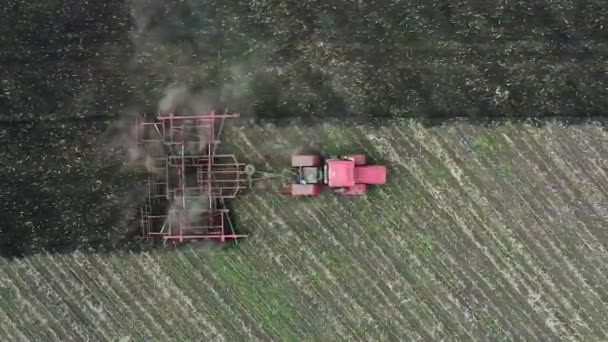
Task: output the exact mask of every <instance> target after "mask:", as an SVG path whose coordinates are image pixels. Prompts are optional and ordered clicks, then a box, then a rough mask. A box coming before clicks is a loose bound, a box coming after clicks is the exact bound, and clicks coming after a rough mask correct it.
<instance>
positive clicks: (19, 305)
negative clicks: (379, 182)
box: [0, 0, 608, 342]
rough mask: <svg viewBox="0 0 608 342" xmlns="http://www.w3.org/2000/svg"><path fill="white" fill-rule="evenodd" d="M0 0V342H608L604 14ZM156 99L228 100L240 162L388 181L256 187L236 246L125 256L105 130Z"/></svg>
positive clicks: (122, 172) (600, 7)
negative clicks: (359, 171)
mask: <svg viewBox="0 0 608 342" xmlns="http://www.w3.org/2000/svg"><path fill="white" fill-rule="evenodd" d="M5 2H6V4H5V5H4V6H2V7H1V8H0V65H2V67H1V68H0V108H2V111H0V257H1V258H0V340H6V341H32V340H34V341H37V340H55V341H56V340H60V341H83V340H92V341H101V340H112V341H116V340H118V341H125V342H126V341H148V340H155V341H167V340H214V341H215V340H225V341H242V340H247V341H248V340H263V341H267V340H281V341H302V340H315V341H317V340H318V341H334V340H367V341H369V340H373V341H376V340H379V341H384V340H433V341H434V340H451V341H471V340H484V341H488V340H489V341H509V340H531V341H555V340H564V341H605V340H608V311H607V310H605V307H606V305H607V302H608V288H607V287H606V285H605V284H606V281H607V276H606V274H608V272H606V271H607V268H608V253H607V251H608V242H607V241H608V233H607V231H606V227H607V226H608V225H607V224H606V223H607V222H608V210H607V207H608V200H607V199H606V198H607V194H608V185H607V184H608V183H607V182H606V174H607V173H608V135H607V134H606V132H605V128H604V127H605V124H606V122H605V119H603V117H606V115H608V111H607V110H608V68H607V65H608V39H607V37H606V28H607V27H608V7H606V6H605V5H604V3H602V2H601V1H598V0H595V1H584V2H581V1H574V0H554V1H528V0H514V1H504V0H487V1H468V0H454V1H445V0H433V1H429V0H407V1H397V0H390V1H389V0H374V1H342V0H323V1H321V0H316V1H313V0H308V1H304V0H287V1H276V0H249V1H244V0H238V1H225V0H222V1H219V0H200V1H199V0H196V1H195V0H184V1H182V0H180V1H177V0H171V1H159V0H128V1H127V0H108V1H89V2H56V1H29V2H17V1H13V0H8V1H5ZM181 90H185V93H180V91H181ZM176 91H177V92H176ZM176 94H178V95H179V94H181V95H179V96H177V97H178V100H179V101H182V102H184V101H185V102H188V103H187V106H185V107H187V108H186V109H187V110H189V111H192V112H197V113H198V112H204V111H206V110H207V109H209V108H210V107H211V106H219V107H225V106H226V107H228V108H229V109H230V110H234V111H237V112H240V113H241V114H242V119H240V121H238V122H235V123H234V125H232V126H229V127H227V129H226V130H225V136H224V137H223V138H222V144H223V148H224V149H226V150H227V151H230V152H233V153H236V154H237V155H238V156H239V157H240V158H241V160H242V161H243V162H248V163H253V164H254V165H255V166H256V168H257V169H259V170H263V171H270V172H279V171H281V169H282V168H283V167H284V166H285V165H287V163H288V161H289V156H290V154H291V153H294V152H298V151H305V150H309V151H320V152H323V153H342V152H348V153H351V152H354V151H361V152H363V153H367V154H368V155H370V156H371V159H372V160H373V161H374V162H377V163H382V164H385V165H387V166H388V168H389V175H388V176H389V182H388V184H387V185H386V186H383V187H378V188H374V189H372V190H371V191H370V192H369V193H368V194H367V195H366V196H364V197H361V198H348V199H347V198H339V197H333V196H329V195H325V196H322V197H320V198H315V199H301V198H299V199H295V198H289V197H280V196H274V195H272V194H271V191H270V190H271V189H270V188H269V187H268V184H266V183H259V184H256V187H255V188H254V189H252V190H251V191H246V192H244V193H243V194H242V196H240V197H238V198H237V199H236V200H234V201H233V202H232V211H233V212H234V215H235V216H234V219H235V221H236V222H237V226H238V229H239V230H240V231H241V232H247V233H249V234H250V236H249V238H247V239H245V240H243V241H241V242H240V243H239V244H238V245H236V246H229V247H228V248H223V247H220V246H217V245H209V244H193V245H187V246H181V247H179V248H174V247H166V248H158V249H148V248H140V249H138V250H133V249H129V248H126V247H128V246H126V242H125V240H126V238H128V237H130V236H131V234H132V233H133V232H134V229H137V223H138V221H137V217H136V213H137V211H138V209H139V207H140V205H141V204H142V202H143V200H144V195H145V190H146V185H145V175H143V174H142V173H141V172H140V170H139V169H137V168H136V167H132V165H131V164H130V163H128V162H127V161H128V154H129V148H130V147H132V143H133V142H132V139H131V138H130V137H129V136H128V135H124V134H123V133H121V132H122V131H123V130H124V128H125V126H124V122H123V121H124V118H125V117H127V115H128V114H133V113H138V114H142V115H153V114H154V113H156V112H157V111H158V110H159V107H162V106H161V104H162V103H163V101H165V100H166V99H167V98H173V100H175V95H176ZM183 94H186V96H183ZM180 96H181V98H180ZM125 114H127V115H125ZM464 119H466V120H464ZM528 119H530V120H528ZM429 122H431V123H433V124H434V125H432V126H431V127H429V126H428V125H423V124H425V123H429ZM480 122H483V123H484V124H480ZM541 122H542V123H543V124H542V125H538V124H539V123H541ZM566 122H569V123H575V124H572V125H568V126H567V125H565V123H566Z"/></svg>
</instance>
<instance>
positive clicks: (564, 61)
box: [0, 0, 608, 254]
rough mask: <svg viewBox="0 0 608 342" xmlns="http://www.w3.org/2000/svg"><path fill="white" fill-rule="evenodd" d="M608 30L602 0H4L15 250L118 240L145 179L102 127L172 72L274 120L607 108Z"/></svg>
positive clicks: (10, 220) (160, 87) (10, 244)
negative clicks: (134, 174)
mask: <svg viewBox="0 0 608 342" xmlns="http://www.w3.org/2000/svg"><path fill="white" fill-rule="evenodd" d="M131 10H133V13H134V17H131V14H130V11H131ZM607 28H608V7H606V6H604V4H603V3H602V2H600V1H591V2H573V1H567V0H562V1H552V2H547V1H523V0H518V1H510V2H509V3H508V4H506V3H504V2H503V1H498V0H490V1H428V0H414V1H402V2H399V1H388V0H377V1H359V2H356V1H355V2H352V1H348V2H347V1H300V0H289V1H274V0H268V1H236V0H235V1H232V0H230V1H219V0H208V1H169V2H166V3H164V2H159V1H155V0H139V1H136V2H135V4H134V5H133V6H132V8H129V6H128V5H127V4H125V3H124V1H114V0H110V1H89V2H82V1H76V2H65V1H30V2H23V1H13V0H8V1H5V2H4V3H3V5H2V6H1V7H0V65H2V68H0V108H2V112H1V113H0V121H1V122H2V123H1V124H2V126H1V127H0V129H1V130H0V133H1V136H0V143H1V144H2V147H1V148H0V158H1V159H0V167H1V170H2V171H0V192H1V194H2V197H1V198H0V204H1V207H0V210H1V214H0V217H1V218H0V229H1V234H2V241H0V244H1V246H2V247H1V251H2V254H14V253H17V254H19V253H30V252H35V251H38V250H40V249H41V248H47V249H50V250H56V251H63V250H65V251H67V250H73V249H75V248H76V247H78V246H98V245H102V244H104V245H105V244H109V245H113V244H114V243H115V242H116V241H118V240H120V237H121V236H122V235H124V234H125V232H126V231H127V228H125V227H126V222H128V221H129V220H130V218H129V217H130V215H132V212H134V211H136V209H137V203H138V200H139V198H138V196H137V194H138V193H137V192H134V191H133V190H134V189H138V188H139V185H135V184H139V183H137V182H135V181H134V180H133V178H130V177H131V176H129V175H125V174H121V173H120V172H119V170H121V165H122V162H123V161H124V160H123V159H122V157H121V156H120V155H119V154H117V155H112V154H111V153H108V152H111V151H110V150H108V149H105V147H104V146H105V145H104V141H103V139H102V138H100V137H102V136H103V134H104V132H107V129H108V126H109V125H110V124H111V122H106V121H112V120H115V119H117V118H118V117H119V116H120V115H121V113H123V112H125V111H128V110H131V109H133V108H135V109H137V110H140V111H142V112H154V111H155V110H156V109H157V104H158V101H159V100H160V98H161V97H162V96H163V92H164V91H165V89H166V87H167V86H169V85H170V84H173V83H176V84H185V85H187V86H189V87H191V88H192V89H194V90H195V91H209V90H213V91H214V93H216V94H217V98H216V99H215V100H214V101H216V102H217V104H220V105H221V104H226V105H230V106H231V108H232V109H235V110H239V111H241V112H243V114H245V115H251V116H255V117H258V118H266V119H274V118H284V117H302V118H309V119H310V120H312V119H313V118H317V119H322V118H327V117H339V118H351V119H355V118H356V119H361V118H385V117H420V118H434V119H439V120H445V119H448V118H454V117H468V118H488V117H490V118H505V117H534V118H540V117H546V116H550V117H563V118H570V119H571V118H573V117H574V118H577V117H589V116H606V114H608V70H607V67H606V63H607V62H608V60H607V59H608V36H607V35H606V29H607ZM235 70H236V71H235ZM235 89H238V90H235ZM127 204H128V206H127ZM119 213H120V214H119Z"/></svg>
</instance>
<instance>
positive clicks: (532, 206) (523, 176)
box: [461, 132, 563, 303]
mask: <svg viewBox="0 0 608 342" xmlns="http://www.w3.org/2000/svg"><path fill="white" fill-rule="evenodd" d="M461 134H462V135H461V137H462V138H463V139H467V137H470V136H473V135H472V133H471V132H463V133H461ZM508 153H509V152H508V151H504V152H501V155H503V154H504V155H506V154H508ZM484 157H488V156H484ZM493 157H495V158H497V157H498V156H497V155H493ZM512 160H513V159H509V161H508V162H509V163H511V162H512ZM495 161H496V160H495ZM488 163H489V164H490V165H501V164H502V161H498V162H490V161H488ZM522 163H523V164H525V162H522ZM488 174H491V171H488ZM528 174H529V172H528V171H527V170H526V171H523V174H518V177H517V178H516V179H517V181H518V182H519V181H520V180H521V179H526V180H527V183H522V184H523V186H522V187H520V188H522V189H527V187H526V186H525V184H531V183H533V181H532V180H530V179H528ZM493 182H498V183H502V179H501V178H498V179H494V180H493ZM489 186H490V187H491V186H492V185H489ZM503 187H504V188H506V189H509V188H510V187H509V186H508V185H504V186H503ZM517 188H518V187H515V188H513V189H517ZM516 193H517V194H518V196H519V197H520V199H521V202H522V203H526V205H527V206H528V207H529V208H530V211H531V212H532V213H534V217H535V220H536V222H537V224H539V225H541V226H545V227H546V223H545V222H544V220H543V219H542V218H540V217H539V216H538V214H537V213H538V206H537V205H535V204H534V202H535V201H536V194H531V193H530V196H524V195H523V194H522V193H519V192H518V191H516ZM527 193H528V192H527ZM530 200H532V201H533V202H530ZM495 202H496V203H497V205H499V206H501V205H500V201H498V200H497V199H495ZM541 208H542V206H541ZM500 212H501V213H507V214H508V215H509V216H512V219H514V220H515V222H517V221H518V220H520V219H521V217H525V215H517V216H513V215H511V213H510V211H506V210H505V209H504V208H503V210H502V211H500ZM546 217H551V213H550V212H548V215H547V216H546ZM521 224H522V223H520V225H521ZM521 227H523V226H521ZM522 231H523V232H524V233H525V234H526V235H529V233H528V230H527V229H523V230H522ZM542 234H543V235H544V236H546V234H545V233H542ZM530 238H532V239H533V240H536V241H537V242H536V243H535V244H534V245H531V246H529V247H528V248H529V250H530V251H532V250H535V248H537V247H538V246H543V245H544V244H545V243H549V246H550V250H551V251H553V254H546V255H547V257H549V258H552V259H553V260H556V261H558V262H559V260H561V258H563V256H560V253H563V250H561V249H558V248H557V247H556V246H555V245H554V244H552V242H551V237H547V238H545V239H542V240H538V239H537V238H536V237H534V236H532V235H530V236H529V238H522V240H521V241H524V242H525V243H526V244H528V243H529V239H530ZM541 249H542V250H544V252H543V253H548V252H547V251H546V250H545V247H541ZM531 255H533V256H535V257H538V255H537V254H536V253H532V254H531ZM550 255H553V256H550ZM547 264H548V263H547V262H546V261H542V262H539V265H541V266H540V267H541V268H545V265H547ZM549 264H551V263H549ZM541 273H542V274H545V277H547V273H546V272H544V271H543V272H541ZM526 274H528V275H533V274H537V273H526ZM548 279H549V278H548ZM541 284H544V281H541ZM558 285H559V284H557V285H556V284H547V286H553V287H555V286H558ZM542 286H545V285H542ZM547 291H548V290H547ZM547 293H551V291H548V292H547ZM554 297H555V301H556V302H557V303H560V300H561V299H562V298H561V297H562V296H561V295H557V294H556V295H554Z"/></svg>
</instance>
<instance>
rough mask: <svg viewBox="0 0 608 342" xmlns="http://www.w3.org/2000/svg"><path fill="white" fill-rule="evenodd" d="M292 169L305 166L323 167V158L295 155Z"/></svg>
mask: <svg viewBox="0 0 608 342" xmlns="http://www.w3.org/2000/svg"><path fill="white" fill-rule="evenodd" d="M291 166H292V167H305V166H321V158H320V157H319V156H315V155H305V154H300V155H293V156H291Z"/></svg>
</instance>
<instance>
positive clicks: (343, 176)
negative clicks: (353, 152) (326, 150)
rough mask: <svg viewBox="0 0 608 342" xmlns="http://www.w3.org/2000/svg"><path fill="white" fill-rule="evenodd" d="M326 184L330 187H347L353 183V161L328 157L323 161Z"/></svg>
mask: <svg viewBox="0 0 608 342" xmlns="http://www.w3.org/2000/svg"><path fill="white" fill-rule="evenodd" d="M325 169H326V170H327V173H326V174H327V177H326V184H327V186H329V187H330V188H348V187H351V186H354V185H355V162H354V161H353V160H350V159H329V160H327V161H326V163H325Z"/></svg>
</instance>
